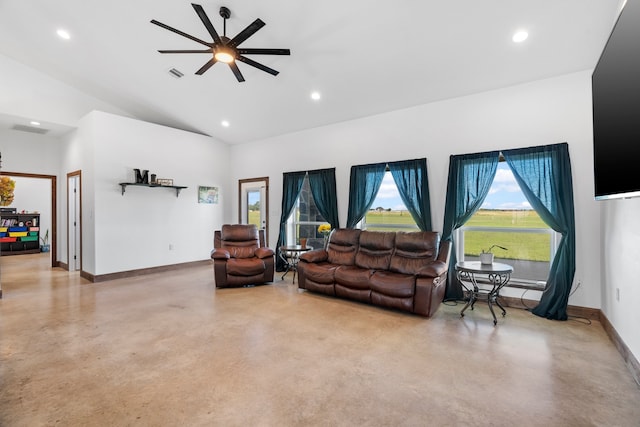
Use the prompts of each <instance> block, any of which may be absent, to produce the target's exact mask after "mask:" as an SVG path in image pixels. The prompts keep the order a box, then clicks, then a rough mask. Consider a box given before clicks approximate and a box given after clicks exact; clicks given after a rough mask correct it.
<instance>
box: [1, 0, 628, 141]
mask: <svg viewBox="0 0 640 427" xmlns="http://www.w3.org/2000/svg"><path fill="white" fill-rule="evenodd" d="M629 1H637V0H629ZM195 2H196V3H198V4H200V5H202V7H203V8H204V10H205V11H206V12H207V14H208V16H209V18H210V19H211V21H212V23H213V25H214V26H215V27H216V30H217V31H218V32H219V33H222V32H223V28H222V18H221V17H220V15H219V13H218V11H219V9H220V7H221V6H227V7H228V8H229V9H230V10H231V18H230V19H229V20H228V21H227V35H228V36H230V37H233V35H235V34H237V33H238V32H240V31H241V30H242V29H244V28H245V27H246V26H248V25H249V24H250V23H252V22H253V21H254V20H255V19H256V18H260V19H262V21H264V22H265V23H266V25H265V26H264V27H263V28H262V29H260V30H259V31H258V32H256V33H255V34H254V35H253V36H251V37H250V38H249V39H248V40H246V41H245V42H244V43H243V44H242V47H250V48H288V49H291V56H265V55H251V56H250V55H247V56H250V57H251V58H252V59H254V60H257V61H258V62H260V63H262V64H264V65H266V66H268V67H271V68H274V69H276V70H278V71H279V72H280V74H279V75H278V76H272V75H270V74H267V73H265V72H263V71H260V70H258V69H256V68H253V67H250V66H247V65H246V64H243V63H239V68H240V70H241V71H242V73H243V75H244V77H245V79H246V81H245V82H243V83H238V82H237V80H236V78H235V77H234V75H233V73H232V72H231V71H230V70H229V67H228V66H227V65H225V64H222V63H218V64H215V65H214V66H213V67H211V68H210V69H209V70H208V71H207V72H206V73H204V74H203V75H195V74H194V73H195V72H196V71H197V70H198V69H199V68H200V67H201V66H202V65H203V64H204V63H205V62H206V61H207V60H208V58H209V57H208V56H207V54H173V55H169V54H165V55H163V54H160V53H158V52H157V50H158V49H202V48H203V46H201V45H200V44H198V43H196V42H194V41H192V40H189V39H187V38H184V37H181V36H179V35H177V34H175V33H173V32H170V31H167V30H165V29H162V28H160V27H158V26H155V25H152V24H151V23H150V21H151V20H152V19H156V20H158V21H160V22H163V23H165V24H168V25H170V26H172V27H174V28H177V29H180V30H182V31H184V32H186V33H189V34H191V35H193V36H195V37H197V38H200V39H203V40H208V41H209V40H211V37H210V35H209V33H208V32H207V30H206V29H205V27H204V26H203V24H202V22H201V21H200V19H199V18H198V15H197V14H196V13H195V12H194V9H193V8H192V6H191V4H190V2H188V1H176V0H173V1H168V0H135V1H130V0H129V1H125V0H112V1H104V2H94V1H86V0H57V1H50V0H32V1H24V0H0V40H2V42H0V55H3V56H5V57H7V58H10V59H11V60H12V61H16V62H18V63H21V64H24V65H26V66H28V67H30V68H33V69H35V70H37V71H39V72H40V73H43V74H44V75H46V76H48V77H51V78H53V79H55V80H58V81H60V82H63V83H64V84H67V85H69V86H71V87H73V88H75V89H77V90H78V91H80V92H82V93H85V94H87V95H89V96H90V97H91V98H90V99H95V100H96V103H95V104H96V105H95V106H92V105H83V106H82V107H81V108H78V109H77V115H78V119H79V118H80V116H81V114H86V112H88V111H85V110H87V109H89V110H90V109H93V108H97V109H100V105H101V104H108V105H112V106H115V107H116V108H118V109H120V110H122V111H124V112H126V113H127V114H128V115H130V116H132V117H136V118H138V119H141V120H146V121H149V122H153V123H159V124H164V125H167V126H172V127H177V128H180V129H185V130H189V131H194V132H199V133H203V134H207V135H210V136H213V137H215V138H217V139H219V140H222V141H224V142H227V143H230V144H234V143H242V142H247V141H254V140H260V139H264V138H268V137H272V136H276V135H281V134H285V133H290V132H295V131H299V130H302V129H307V128H313V127H318V126H323V125H327V124H331V123H336V122H341V121H346V120H351V119H355V118H358V117H364V116H369V115H374V114H378V113H383V112H388V111H392V110H398V109H402V108H407V107H411V106H415V105H419V104H425V103H429V102H433V101H437V100H442V99H447V98H453V97H458V96H464V95H469V94H473V93H478V92H482V91H487V90H491V89H496V88H501V87H506V86H510V85H514V84H518V83H523V82H527V81H533V80H538V79H543V78H547V77H552V76H556V75H561V74H566V73H571V72H576V71H581V70H588V69H592V68H593V67H594V66H595V64H596V62H597V60H598V58H599V56H600V53H601V51H602V48H603V47H604V45H605V43H606V41H607V38H608V36H609V34H610V31H611V29H612V27H613V25H614V23H615V19H616V17H617V15H618V13H619V11H620V8H621V6H622V0H482V1H478V0H457V1H445V0H439V1H434V0H424V1H417V0H397V1H394V2H371V1H368V0H351V1H337V0H324V1H316V2H307V1H295V2H294V1H287V0H261V1H249V0H234V1H210V0H202V1H197V0H196V1H195ZM60 28H64V29H66V30H67V31H68V32H69V34H70V35H71V38H70V39H69V40H63V39H61V38H60V37H58V36H57V35H56V31H57V30H58V29H60ZM519 29H524V30H526V31H527V32H528V33H529V37H528V39H527V40H526V41H524V42H523V43H514V42H513V41H512V36H513V34H514V33H515V32H516V31H517V30H519ZM172 68H175V69H177V70H179V71H180V72H182V73H184V77H182V78H175V77H173V76H171V75H170V74H169V72H168V71H169V70H170V69H172ZM3 79H4V80H5V81H4V82H1V83H0V87H2V84H4V85H10V84H12V81H11V80H12V79H15V80H18V79H17V77H16V76H11V75H10V76H3ZM7 80H8V81H7ZM21 84H23V83H21ZM38 84H41V83H36V82H34V85H35V87H32V88H29V90H33V91H38V90H40V89H39V88H38V86H37V85H38ZM42 90H44V89H42ZM312 91H318V92H320V94H321V99H320V100H318V101H314V100H312V99H311V98H310V94H311V92H312ZM1 96H2V95H1V94H0V97H1ZM65 102H69V103H72V102H73V101H72V100H66V101H65ZM85 104H86V102H85ZM65 107H69V108H72V106H65ZM26 111H28V108H27V109H26ZM34 111H35V110H34ZM0 114H3V115H4V117H5V121H6V118H7V116H9V117H11V118H10V120H16V118H15V117H13V116H11V114H12V112H11V111H0ZM39 114H40V115H43V114H42V112H39ZM22 115H24V113H22ZM25 119H33V120H38V119H42V120H46V119H47V118H46V117H44V118H43V117H25ZM223 120H226V121H228V122H229V126H228V127H223V126H222V125H221V122H222V121H223ZM50 125H51V126H56V123H55V122H52V123H50Z"/></svg>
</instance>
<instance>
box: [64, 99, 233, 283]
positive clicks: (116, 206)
mask: <svg viewBox="0 0 640 427" xmlns="http://www.w3.org/2000/svg"><path fill="white" fill-rule="evenodd" d="M85 126H86V127H89V128H90V131H89V132H88V133H87V135H86V136H87V137H88V140H83V141H82V150H83V154H82V156H81V158H82V159H83V160H82V162H83V163H84V164H83V165H82V186H83V191H82V197H83V199H82V205H83V206H82V209H83V224H84V225H85V227H84V228H83V233H84V230H85V229H86V227H92V228H93V230H94V232H95V236H94V238H93V241H91V240H90V239H88V238H87V237H91V236H87V235H84V234H83V266H82V267H83V270H85V271H87V272H89V273H91V274H94V275H100V274H108V273H114V272H121V271H128V270H135V269H141V268H148V267H155V266H162V265H168V264H178V263H183V262H190V261H199V260H205V259H209V253H210V251H211V249H212V248H213V233H214V230H215V229H219V228H220V226H221V225H222V224H223V223H224V222H225V220H228V218H229V215H230V213H231V207H230V205H229V200H228V199H227V195H228V194H229V188H230V184H229V183H230V181H229V165H228V159H229V151H228V146H227V145H225V144H222V143H220V142H218V141H215V140H214V139H212V138H210V137H207V136H203V135H198V134H194V133H189V132H185V131H181V130H177V129H172V128H168V127H164V126H159V125H155V124H151V123H146V122H141V121H138V120H134V119H129V118H125V117H120V116H115V115H111V114H107V113H102V112H95V111H94V112H92V113H90V114H89V115H88V116H87V117H86V118H85V119H83V121H82V123H81V126H80V127H81V128H82V127H85ZM89 147H90V148H89ZM76 148H78V146H76ZM134 168H138V169H141V170H143V169H147V170H149V171H150V172H149V173H150V174H151V173H155V174H156V175H157V177H158V178H171V179H173V180H174V184H175V185H179V186H186V187H188V188H187V189H184V190H182V191H181V192H180V195H179V197H176V191H175V190H173V189H166V188H143V187H133V186H129V187H127V188H126V192H125V194H124V195H122V193H121V187H120V186H119V185H118V183H120V182H135V176H134V171H133V169H134ZM199 185H200V186H216V187H219V188H220V201H219V204H199V203H198V199H197V191H198V186H199ZM91 187H93V188H91ZM91 192H92V193H93V197H94V198H93V199H89V198H88V197H86V196H88V195H89V193H91ZM85 221H87V222H86V223H85ZM85 245H93V251H94V253H91V250H89V251H85ZM170 245H171V247H172V249H169V247H170ZM91 258H93V260H92V259H91ZM91 267H93V269H92V270H88V268H91Z"/></svg>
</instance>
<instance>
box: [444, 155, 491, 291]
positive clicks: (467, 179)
mask: <svg viewBox="0 0 640 427" xmlns="http://www.w3.org/2000/svg"><path fill="white" fill-rule="evenodd" d="M499 157H500V152H499V151H490V152H487V153H477V154H464V155H458V156H451V157H450V158H449V179H448V182H447V198H446V203H445V209H444V227H443V229H442V239H443V240H449V241H451V257H450V262H449V272H448V273H447V289H446V292H445V300H459V299H462V298H463V292H462V285H461V284H460V282H459V281H458V278H457V277H456V272H455V265H456V263H457V257H456V248H455V245H454V242H453V232H454V231H455V230H456V229H458V228H460V227H462V226H463V225H464V223H465V222H467V221H468V220H469V218H471V216H472V215H473V214H474V212H475V211H477V210H478V209H479V208H480V206H481V205H482V202H483V201H484V199H485V197H487V194H488V193H489V189H490V188H491V184H492V183H493V178H494V177H495V176H496V170H497V168H498V160H499Z"/></svg>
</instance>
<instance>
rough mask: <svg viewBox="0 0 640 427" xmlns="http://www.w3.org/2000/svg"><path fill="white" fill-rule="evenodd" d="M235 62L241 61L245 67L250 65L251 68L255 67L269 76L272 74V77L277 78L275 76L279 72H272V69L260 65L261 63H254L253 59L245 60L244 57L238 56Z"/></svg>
mask: <svg viewBox="0 0 640 427" xmlns="http://www.w3.org/2000/svg"><path fill="white" fill-rule="evenodd" d="M236 60H238V61H242V62H244V63H245V64H247V65H251V66H252V67H256V68H257V69H259V70H262V71H265V72H267V73H269V74H272V75H274V76H277V75H278V73H279V71H276V70H274V69H273V68H269V67H267V66H266V65H262V64H261V63H259V62H256V61H254V60H253V59H249V58H245V57H244V56H240V55H238V56H237V57H236Z"/></svg>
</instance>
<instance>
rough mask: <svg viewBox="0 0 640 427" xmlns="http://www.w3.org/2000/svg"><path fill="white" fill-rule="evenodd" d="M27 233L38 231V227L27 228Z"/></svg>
mask: <svg viewBox="0 0 640 427" xmlns="http://www.w3.org/2000/svg"><path fill="white" fill-rule="evenodd" d="M29 231H40V227H29Z"/></svg>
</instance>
